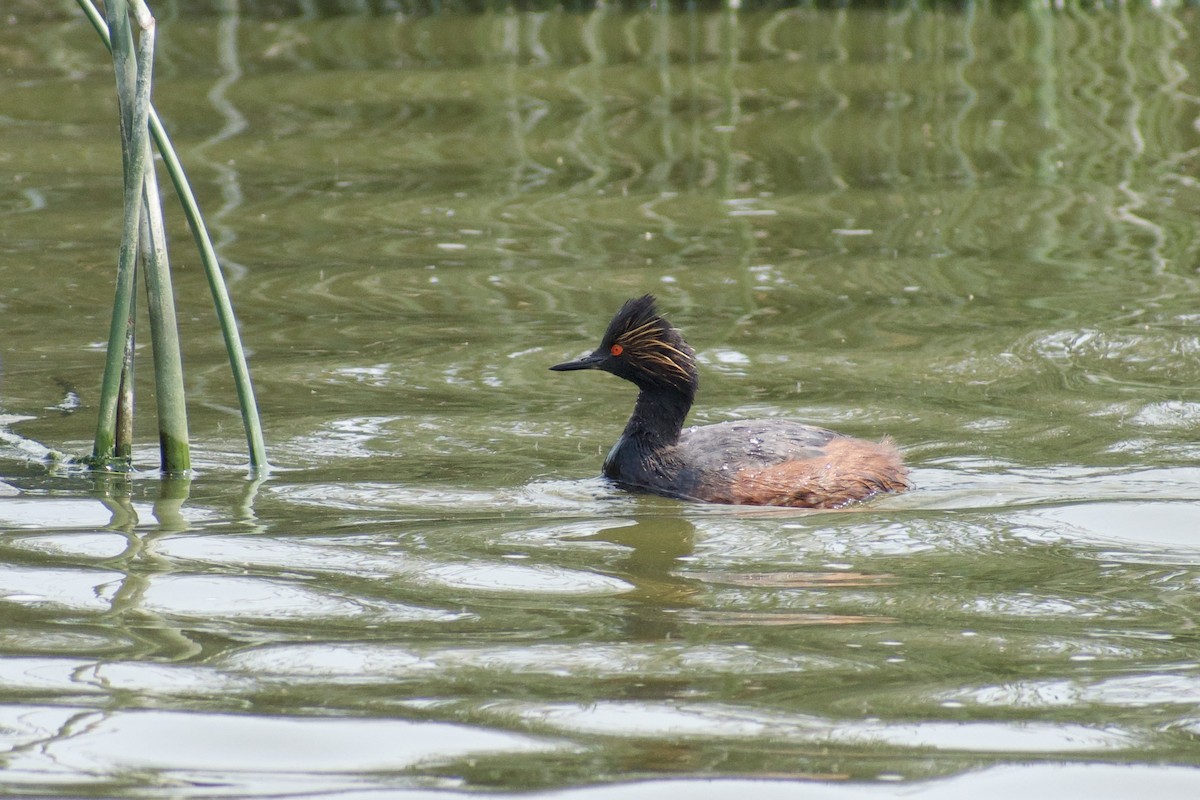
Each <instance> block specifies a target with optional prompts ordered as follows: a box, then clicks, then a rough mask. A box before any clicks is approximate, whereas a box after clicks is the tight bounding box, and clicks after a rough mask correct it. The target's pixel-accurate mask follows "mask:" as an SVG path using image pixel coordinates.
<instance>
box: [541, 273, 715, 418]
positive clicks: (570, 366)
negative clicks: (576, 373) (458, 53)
mask: <svg viewBox="0 0 1200 800" xmlns="http://www.w3.org/2000/svg"><path fill="white" fill-rule="evenodd" d="M550 369H553V370H558V371H566V370H574V369H602V370H604V371H605V372H611V373H612V374H613V375H616V376H617V377H619V378H624V379H625V380H627V381H632V382H633V383H635V384H637V386H638V388H641V389H647V390H656V389H657V390H674V391H676V392H681V393H683V394H685V395H687V396H688V397H689V398H691V397H693V396H694V395H695V393H696V386H697V383H698V378H697V375H696V353H695V351H693V350H692V348H691V347H690V346H689V345H688V343H687V342H685V341H684V340H683V336H682V335H680V333H679V331H677V330H676V329H675V328H673V327H671V323H669V322H667V320H666V319H664V318H663V316H662V315H661V314H659V313H658V309H657V308H655V306H654V297H653V296H652V295H644V296H642V297H638V298H635V299H633V300H627V301H625V305H623V306H621V310H620V311H618V312H617V314H616V316H614V317H613V318H612V322H610V323H608V330H607V331H605V332H604V338H603V339H601V340H600V346H599V347H597V348H596V350H595V351H594V352H593V353H591V354H590V355H586V356H584V357H583V358H580V359H578V360H576V361H567V362H566V363H563V364H555V365H554V366H553V367H551V368H550Z"/></svg>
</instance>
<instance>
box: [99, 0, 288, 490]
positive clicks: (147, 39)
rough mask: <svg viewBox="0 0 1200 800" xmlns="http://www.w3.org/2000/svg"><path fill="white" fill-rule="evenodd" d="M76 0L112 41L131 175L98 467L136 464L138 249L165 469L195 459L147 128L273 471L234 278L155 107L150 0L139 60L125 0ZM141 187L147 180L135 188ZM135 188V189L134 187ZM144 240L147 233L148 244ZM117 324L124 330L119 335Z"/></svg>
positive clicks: (254, 432)
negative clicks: (128, 426)
mask: <svg viewBox="0 0 1200 800" xmlns="http://www.w3.org/2000/svg"><path fill="white" fill-rule="evenodd" d="M76 2H77V3H78V4H79V6H80V8H82V9H83V11H84V13H85V14H86V15H87V17H88V20H89V21H90V22H91V23H92V26H93V27H94V28H95V29H96V32H97V33H98V34H99V35H100V37H101V39H102V40H103V42H104V44H105V46H106V47H107V48H108V49H109V51H110V52H112V54H113V61H114V65H115V67H116V70H117V76H118V80H117V85H118V97H119V98H121V109H122V163H123V165H124V167H125V178H126V180H125V225H124V228H123V236H122V245H121V256H120V258H119V260H118V272H117V294H116V300H115V301H114V304H113V321H112V324H111V326H110V330H109V356H108V359H107V360H106V364H105V380H104V384H103V387H102V392H101V413H100V420H99V423H98V424H97V433H96V445H95V450H94V452H93V455H92V463H93V464H94V465H95V466H100V467H110V466H113V465H114V464H115V463H119V462H120V461H122V460H123V461H124V463H126V464H127V463H128V456H129V450H128V445H127V443H126V442H124V441H123V438H122V434H121V433H120V431H121V430H123V429H124V426H119V425H118V424H117V422H116V420H117V419H118V417H122V415H120V414H118V409H119V408H122V407H124V408H125V409H126V411H127V414H126V415H125V417H127V418H128V419H130V420H131V419H132V389H131V387H132V371H131V370H132V344H133V339H132V330H133V308H134V303H133V287H134V285H135V283H136V275H137V259H136V258H135V257H134V255H133V254H136V253H137V252H139V249H140V252H141V253H142V254H143V265H142V266H143V270H144V272H145V277H146V285H147V296H148V299H149V306H150V327H151V339H152V344H153V347H154V361H155V380H156V390H157V395H156V396H157V398H158V406H159V407H158V412H159V439H160V450H161V453H162V467H163V470H164V471H166V472H168V473H174V472H179V471H185V470H187V468H188V465H189V463H190V459H189V456H188V447H187V417H186V413H185V409H184V402H183V401H184V393H183V371H182V362H181V360H180V358H179V345H178V333H177V328H176V324H175V312H174V298H173V294H172V291H171V281H170V270H169V266H168V262H167V259H166V240H165V236H164V234H163V227H162V215H161V203H160V201H159V197H158V185H157V180H156V177H155V173H154V167H153V161H152V160H151V159H150V158H149V153H148V143H147V142H146V132H147V125H148V128H149V132H150V134H151V135H152V136H153V139H154V142H155V144H156V146H157V147H158V150H159V153H160V154H161V155H162V157H163V162H164V164H165V166H166V169H167V173H168V175H170V177H171V181H172V183H173V185H174V186H175V191H176V193H177V194H178V196H179V200H180V203H181V204H182V205H183V209H184V214H185V216H186V218H187V221H188V225H189V227H190V228H191V231H192V236H193V238H194V239H195V241H196V246H197V247H198V248H199V250H200V257H201V261H202V263H203V264H204V270H205V275H206V277H207V279H208V284H209V289H210V291H211V292H212V295H213V301H214V304H215V306H216V313H217V319H218V322H219V324H220V327H221V333H222V336H223V337H224V340H225V349H226V352H227V353H228V356H229V361H230V367H231V369H232V371H233V377H234V383H235V386H236V389H237V395H238V404H239V407H240V408H241V413H242V423H243V425H244V427H245V430H246V441H247V446H248V450H249V454H250V465H251V467H252V468H253V469H255V470H258V469H263V468H266V467H267V459H266V447H265V445H264V442H263V434H262V425H261V423H260V421H259V415H258V406H257V403H256V402H255V398H254V388H253V386H252V384H251V382H250V371H249V368H248V367H247V365H246V357H245V352H244V350H243V349H242V343H241V339H240V337H239V335H238V330H237V320H236V318H235V317H234V314H233V306H232V304H231V303H230V300H229V293H228V291H227V289H226V287H225V280H224V277H223V275H222V273H221V268H220V265H219V264H218V263H217V258H216V253H215V251H214V249H213V246H212V240H211V238H210V237H209V235H208V230H207V228H206V227H205V225H204V220H203V218H202V216H201V214H200V209H199V206H198V204H197V203H196V199H195V196H194V194H193V193H192V190H191V186H190V185H189V183H188V180H187V176H186V175H185V174H184V171H183V167H182V165H181V164H180V162H179V159H178V157H177V156H176V154H175V150H174V148H173V147H172V145H171V141H170V138H169V137H168V136H167V133H166V130H165V129H164V128H163V126H162V122H161V120H160V119H159V117H158V114H157V113H156V112H155V110H154V108H153V106H152V105H151V104H150V73H151V66H152V64H151V59H152V58H153V52H154V18H153V16H152V15H151V14H150V11H149V9H148V8H147V6H146V4H145V2H144V1H143V0H133V9H134V16H135V17H136V19H137V21H138V27H139V29H140V33H139V37H138V42H137V55H136V57H135V56H134V55H133V52H134V44H133V35H132V29H131V27H130V24H129V15H128V11H127V9H128V5H127V3H126V0H111V1H110V2H108V3H107V4H106V17H107V20H106V18H105V17H102V16H101V15H100V13H99V12H98V11H97V10H96V9H95V7H94V6H93V5H92V4H91V2H90V0H76ZM138 141H141V142H142V144H141V145H139V144H138V143H137V142H138ZM139 161H140V163H141V164H142V166H141V168H140V169H139V168H138V162H139ZM135 184H137V185H138V186H137V187H135V186H134V185H135ZM135 188H136V191H134V190H135ZM131 231H133V233H131ZM131 237H132V238H131ZM137 237H140V241H139V238H137ZM118 329H120V330H121V332H122V333H120V334H118ZM118 339H120V341H121V342H122V345H120V347H118V346H117V345H116V342H117V341H118ZM118 354H119V355H120V359H119V361H120V363H121V365H125V364H128V365H130V366H129V367H128V368H127V369H118V368H117V363H116V362H117V361H118ZM122 384H125V385H126V386H127V387H129V391H128V392H127V393H125V392H122V391H121V388H120V387H121V386H122ZM123 396H124V397H127V398H128V399H127V402H125V403H124V404H123V403H122V401H121V400H120V398H121V397H123ZM125 417H122V418H125Z"/></svg>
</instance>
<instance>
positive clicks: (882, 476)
mask: <svg viewBox="0 0 1200 800" xmlns="http://www.w3.org/2000/svg"><path fill="white" fill-rule="evenodd" d="M695 355H696V354H695V351H693V350H692V348H691V347H689V346H688V343H687V342H685V341H684V340H683V336H682V335H681V334H680V333H679V331H677V330H676V329H675V328H673V327H671V324H670V323H669V322H667V321H666V320H665V319H663V317H662V316H661V315H659V313H658V311H657V309H655V307H654V298H653V297H652V296H651V295H646V296H645V297H639V298H637V299H634V300H629V301H627V302H626V303H625V305H623V306H621V310H620V311H618V312H617V315H616V316H615V317H613V319H612V322H610V323H609V324H608V330H607V331H605V333H604V338H603V339H602V340H601V342H600V346H599V347H598V348H596V351H595V352H593V353H592V354H591V355H588V356H584V357H583V358H581V359H579V360H577V361H568V362H566V363H564V364H556V365H554V366H553V367H551V368H550V369H553V370H559V371H565V370H575V369H602V370H604V371H605V372H611V373H612V374H613V375H616V376H617V377H618V378H624V379H625V380H627V381H630V382H632V383H634V384H636V385H637V387H638V390H639V391H638V398H637V403H635V404H634V407H633V416H631V417H630V418H629V422H628V424H626V426H625V432H624V433H622V434H621V438H620V439H618V440H617V443H616V444H615V445H614V446H613V448H612V450H610V451H609V453H608V457H607V458H605V459H604V474H605V475H607V476H608V477H609V478H611V479H613V480H614V481H616V482H617V483H618V484H619V485H620V486H621V487H622V488H624V489H629V490H632V491H642V492H652V493H654V494H660V495H665V496H666V497H677V498H680V499H684V500H701V501H705V502H709V503H746V504H750V505H767V506H798V507H802V508H837V507H839V506H843V505H846V504H847V503H851V502H854V501H856V500H863V499H865V498H868V497H870V496H872V495H875V494H878V493H880V492H902V491H904V490H905V489H907V488H908V487H909V484H908V481H907V479H906V477H905V476H906V475H907V474H908V470H906V469H905V468H904V464H903V462H902V460H901V457H900V452H899V451H898V450H897V449H896V446H895V445H894V444H892V442H891V440H890V439H886V438H885V439H884V440H883V441H882V442H878V443H876V442H868V441H864V440H862V439H854V438H851V437H849V436H844V435H842V434H840V433H835V432H833V431H830V430H826V429H824V428H816V427H813V426H811V425H803V424H801V423H799V422H789V421H786V420H774V419H757V420H738V421H736V422H721V423H718V424H716V425H704V426H702V427H691V428H688V429H687V430H684V429H683V420H684V418H685V417H686V416H687V413H688V410H689V409H690V408H691V407H692V401H693V400H694V399H695V397H696V386H697V382H698V379H697V375H696V359H695Z"/></svg>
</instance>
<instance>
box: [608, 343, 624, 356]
mask: <svg viewBox="0 0 1200 800" xmlns="http://www.w3.org/2000/svg"><path fill="white" fill-rule="evenodd" d="M608 352H610V353H612V354H613V355H614V356H619V355H621V353H624V352H625V348H624V347H621V345H619V344H614V345H613V346H612V347H610V348H608Z"/></svg>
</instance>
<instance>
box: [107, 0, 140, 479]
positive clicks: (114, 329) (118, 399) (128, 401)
mask: <svg viewBox="0 0 1200 800" xmlns="http://www.w3.org/2000/svg"><path fill="white" fill-rule="evenodd" d="M105 12H106V14H107V15H108V26H109V29H110V30H111V31H112V32H113V36H112V45H113V46H112V55H113V68H114V69H115V71H116V77H117V98H118V103H119V107H120V117H121V162H122V165H123V166H124V174H125V183H124V189H125V191H124V204H125V219H124V224H123V225H122V228H121V250H120V254H119V256H118V259H117V289H116V296H115V298H114V299H113V313H112V322H111V324H110V325H109V329H108V353H107V356H106V358H105V362H104V381H103V384H102V386H101V391H100V414H99V420H98V421H97V424H96V442H95V447H94V449H93V451H92V460H93V464H94V466H98V467H103V468H108V467H111V466H114V461H116V460H117V457H118V456H117V450H118V449H119V450H121V451H122V455H123V454H124V451H125V450H126V448H127V447H129V446H130V442H129V441H128V440H125V436H124V434H125V433H126V428H127V427H130V426H131V420H132V415H133V407H132V387H133V381H132V377H133V376H132V371H131V370H130V369H127V367H126V365H127V364H129V363H130V362H131V357H132V342H133V291H134V284H135V280H136V277H137V254H138V236H139V235H140V226H141V211H142V183H143V177H144V176H145V171H146V154H147V151H148V147H147V132H146V131H147V129H146V119H147V114H148V109H149V107H150V78H149V75H148V74H146V73H145V72H142V71H139V70H138V68H137V62H136V61H135V57H134V54H133V31H132V30H131V28H130V25H129V14H128V11H127V8H126V4H125V0H108V2H107V3H106V4H105ZM142 39H143V40H145V42H144V43H139V55H143V54H144V50H141V48H145V47H147V46H148V47H149V49H150V53H151V54H152V53H153V48H154V43H153V40H152V39H147V37H142ZM123 389H124V390H123ZM118 406H122V408H121V410H120V411H119V410H118ZM118 416H120V417H121V419H122V424H121V426H120V432H121V434H122V436H121V439H122V441H120V442H118V424H117V419H118ZM121 460H124V459H123V458H122V459H121Z"/></svg>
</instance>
